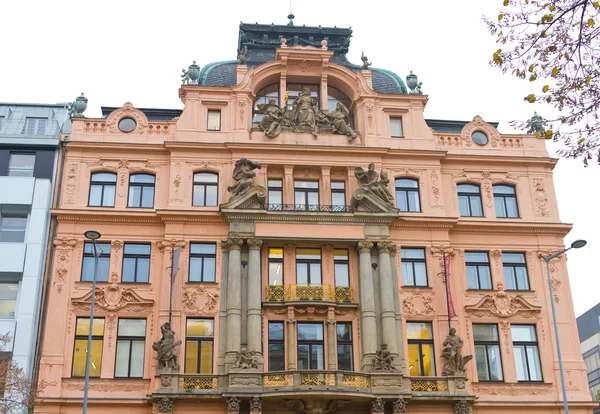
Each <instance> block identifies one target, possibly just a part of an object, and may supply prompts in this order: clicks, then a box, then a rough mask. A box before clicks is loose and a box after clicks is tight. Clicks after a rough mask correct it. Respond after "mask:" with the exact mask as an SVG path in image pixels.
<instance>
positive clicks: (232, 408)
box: [227, 397, 241, 413]
mask: <svg viewBox="0 0 600 414" xmlns="http://www.w3.org/2000/svg"><path fill="white" fill-rule="evenodd" d="M240 402H241V401H240V400H239V399H238V398H236V397H230V398H228V399H227V412H230V413H237V412H239V411H240Z"/></svg>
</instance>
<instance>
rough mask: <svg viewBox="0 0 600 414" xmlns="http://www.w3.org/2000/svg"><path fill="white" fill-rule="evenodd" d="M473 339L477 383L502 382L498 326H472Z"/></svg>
mask: <svg viewBox="0 0 600 414" xmlns="http://www.w3.org/2000/svg"><path fill="white" fill-rule="evenodd" d="M473 338H474V342H475V361H476V363H477V377H478V379H479V381H503V376H502V356H501V354H500V341H499V340H498V326H497V325H478V324H473Z"/></svg>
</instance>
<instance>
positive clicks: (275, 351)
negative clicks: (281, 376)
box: [268, 322, 285, 371]
mask: <svg viewBox="0 0 600 414" xmlns="http://www.w3.org/2000/svg"><path fill="white" fill-rule="evenodd" d="M283 334H284V332H283V322H269V366H268V369H269V371H283V370H284V369H285V350H284V345H285V343H284V340H283Z"/></svg>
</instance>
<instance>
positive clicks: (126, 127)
mask: <svg viewBox="0 0 600 414" xmlns="http://www.w3.org/2000/svg"><path fill="white" fill-rule="evenodd" d="M136 126H137V124H136V123H135V120H133V119H132V118H123V119H121V120H120V121H119V129H120V130H121V131H122V132H131V131H133V130H134V129H135V127H136Z"/></svg>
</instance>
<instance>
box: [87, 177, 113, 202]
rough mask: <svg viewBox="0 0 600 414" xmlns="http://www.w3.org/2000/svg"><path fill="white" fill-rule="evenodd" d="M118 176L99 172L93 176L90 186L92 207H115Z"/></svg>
mask: <svg viewBox="0 0 600 414" xmlns="http://www.w3.org/2000/svg"><path fill="white" fill-rule="evenodd" d="M116 188H117V174H114V173H106V172H99V173H93V174H92V183H91V184H90V200H89V202H88V204H89V205H90V206H92V207H114V206H115V190H116Z"/></svg>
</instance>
